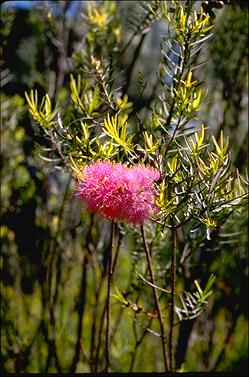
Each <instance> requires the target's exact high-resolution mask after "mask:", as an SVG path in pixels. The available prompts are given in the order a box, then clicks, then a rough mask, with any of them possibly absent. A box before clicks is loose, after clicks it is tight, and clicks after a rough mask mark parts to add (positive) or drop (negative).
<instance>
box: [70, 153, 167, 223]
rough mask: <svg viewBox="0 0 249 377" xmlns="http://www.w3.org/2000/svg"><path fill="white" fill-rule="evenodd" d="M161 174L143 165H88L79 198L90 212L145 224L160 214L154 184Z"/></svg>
mask: <svg viewBox="0 0 249 377" xmlns="http://www.w3.org/2000/svg"><path fill="white" fill-rule="evenodd" d="M159 178H160V173H159V172H158V171H157V170H155V169H153V168H151V167H146V166H144V165H141V164H140V165H136V166H133V167H127V166H125V165H122V164H121V163H119V164H113V163H111V162H109V161H101V162H94V163H90V164H89V165H87V166H86V167H85V168H84V170H83V173H82V175H81V176H80V177H79V179H78V185H77V188H76V193H75V194H76V196H77V197H79V198H80V199H82V200H83V201H84V202H85V203H86V204H87V208H88V210H89V211H91V212H96V213H98V214H99V215H102V216H104V217H106V218H108V219H111V220H112V219H124V220H126V221H128V222H132V223H134V224H136V223H142V222H143V221H144V220H145V219H147V218H148V217H149V216H151V215H152V214H153V213H155V212H157V211H158V207H157V206H156V204H155V200H154V194H155V192H154V187H153V185H154V181H156V180H158V179H159Z"/></svg>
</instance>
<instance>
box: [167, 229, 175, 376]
mask: <svg viewBox="0 0 249 377" xmlns="http://www.w3.org/2000/svg"><path fill="white" fill-rule="evenodd" d="M171 238H172V247H171V278H170V287H171V297H170V316H169V322H170V330H169V362H170V372H173V331H174V310H175V287H176V229H175V227H174V224H173V223H172V228H171Z"/></svg>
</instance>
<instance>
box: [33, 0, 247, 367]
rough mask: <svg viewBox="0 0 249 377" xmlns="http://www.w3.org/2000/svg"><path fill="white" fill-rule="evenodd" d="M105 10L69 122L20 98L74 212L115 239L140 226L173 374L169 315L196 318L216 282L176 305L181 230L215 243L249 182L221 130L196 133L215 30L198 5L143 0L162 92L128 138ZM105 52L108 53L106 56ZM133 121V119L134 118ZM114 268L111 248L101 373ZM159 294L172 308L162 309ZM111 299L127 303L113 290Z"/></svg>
mask: <svg viewBox="0 0 249 377" xmlns="http://www.w3.org/2000/svg"><path fill="white" fill-rule="evenodd" d="M110 3H112V4H111V5H106V3H105V4H104V5H98V4H96V5H93V4H92V3H91V5H90V6H89V9H88V15H87V21H88V24H89V31H88V34H87V36H86V49H85V52H84V54H83V56H82V60H83V67H82V71H79V73H78V74H75V73H74V72H72V74H71V76H70V94H71V107H70V111H71V119H69V117H68V115H67V118H66V120H67V123H65V120H64V118H63V107H61V106H60V103H57V104H56V105H55V106H52V105H51V100H50V98H49V96H48V95H46V96H45V97H44V98H43V99H42V101H41V103H39V101H38V93H37V91H31V93H30V94H27V93H26V99H27V102H28V105H29V111H30V114H31V116H32V117H33V119H34V120H35V122H36V123H38V124H39V125H40V126H41V127H42V129H43V131H44V134H45V136H46V137H47V138H49V139H50V141H51V143H52V144H53V146H54V147H55V148H56V150H57V153H58V154H59V156H60V158H61V161H62V163H63V164H64V165H65V166H66V167H67V169H68V170H69V171H70V173H71V174H72V175H73V177H74V178H75V195H76V197H77V198H78V200H79V205H81V202H82V211H90V212H91V213H95V214H96V215H97V216H101V217H104V218H106V219H107V221H111V223H112V226H111V239H112V240H114V235H115V227H117V226H118V227H119V226H120V227H122V224H127V225H125V227H124V229H126V227H127V226H130V227H131V228H136V229H139V231H140V236H141V242H142V244H143V247H144V251H145V258H146V263H147V268H148V270H147V271H148V273H149V278H148V279H149V281H148V279H145V278H144V277H143V279H144V281H146V284H148V285H149V287H150V288H151V290H152V292H153V299H154V305H155V312H156V320H157V321H158V327H159V331H160V335H159V336H160V341H161V351H162V360H163V366H164V370H165V371H166V372H167V371H171V372H172V371H175V361H174V329H175V327H174V326H175V322H176V320H175V314H177V316H178V320H179V322H180V321H182V320H188V319H192V318H195V317H197V316H198V315H199V314H200V313H201V312H202V310H203V308H204V307H205V305H206V303H207V298H208V297H209V296H210V295H211V288H212V285H213V283H214V279H215V278H214V276H213V275H211V276H210V279H209V280H208V282H207V285H206V287H205V288H204V289H202V288H201V287H200V285H199V284H198V282H197V281H195V282H194V283H195V286H196V291H195V292H193V293H192V294H190V293H188V292H187V293H186V300H187V299H188V300H190V302H189V301H187V302H184V301H183V303H182V304H179V305H178V304H177V295H178V292H177V290H176V281H177V253H178V246H177V235H178V232H179V231H180V230H181V228H183V227H184V226H186V225H187V224H188V226H190V228H192V231H193V232H194V231H196V230H197V229H198V228H202V229H203V228H204V227H205V229H206V231H205V232H206V238H207V239H208V240H210V239H212V233H213V231H214V230H215V229H216V228H217V227H219V226H220V225H221V224H224V222H225V221H226V220H227V218H228V217H229V216H230V215H231V214H232V213H233V212H234V211H235V210H236V208H239V206H241V205H243V204H244V203H245V201H246V198H247V193H246V188H245V187H246V182H245V179H244V178H243V177H242V176H240V175H239V174H238V172H236V171H233V170H232V168H231V146H230V145H229V140H228V138H227V137H225V135H224V134H223V132H221V133H220V137H219V139H218V140H216V139H215V138H214V136H213V135H211V133H210V132H209V131H208V125H203V124H200V125H199V127H196V123H197V121H198V114H199V112H201V111H205V103H206V102H207V101H208V93H207V92H206V91H204V90H203V89H202V85H201V83H200V82H198V81H197V79H196V78H195V76H194V73H195V69H196V68H198V67H197V66H196V57H197V54H198V55H199V54H200V51H202V47H203V46H204V45H205V43H209V40H210V36H211V30H212V29H213V24H212V22H211V20H210V17H209V15H208V14H205V13H204V11H203V9H202V7H201V6H200V2H199V4H198V5H197V6H196V5H195V6H194V2H180V1H172V2H163V1H159V2H147V3H148V4H147V5H148V12H149V13H150V15H151V17H152V18H153V17H154V19H155V20H157V19H158V20H160V21H161V22H162V23H163V24H164V25H165V26H166V28H165V30H167V32H165V34H164V35H163V36H162V37H161V38H162V39H161V45H162V52H161V54H162V58H161V63H160V67H159V69H158V72H159V79H160V81H161V89H160V94H159V95H155V98H154V100H153V102H152V106H150V109H149V110H148V114H149V115H148V116H147V117H146V120H145V121H144V123H143V126H142V131H141V132H138V133H135V132H134V117H133V118H132V114H133V104H132V103H131V102H130V101H129V98H128V95H127V93H124V95H123V96H120V95H119V93H120V91H119V90H115V89H113V88H114V87H115V85H114V86H113V82H115V81H114V80H115V77H116V73H117V72H118V69H119V67H118V64H117V62H118V58H119V54H120V53H121V50H122V49H121V46H122V44H121V42H122V40H121V35H122V33H121V30H120V25H119V23H118V22H117V21H116V19H115V17H113V15H114V14H115V10H114V2H110ZM110 35H111V37H110ZM100 41H102V43H100ZM108 48H109V50H111V51H113V56H112V59H110V58H109V56H108ZM141 80H142V78H141V76H140V81H141ZM147 85H149V83H147ZM132 119H133V120H132ZM136 120H137V122H139V117H137V118H136ZM193 121H194V122H193ZM138 129H140V128H139V127H138ZM151 227H156V228H157V229H159V230H160V232H161V233H162V234H163V233H164V232H167V234H169V235H170V238H168V239H169V241H168V242H169V243H170V250H171V252H170V253H171V255H170V260H171V267H170V274H169V280H168V282H167V283H166V285H168V286H169V289H168V290H165V289H162V288H160V287H159V286H158V280H157V271H156V269H155V266H154V265H153V254H152V253H151V250H150V249H149V245H148V242H147V240H146V229H147V231H148V229H149V228H151ZM112 245H113V242H112ZM113 267H114V265H113V258H112V247H111V248H110V251H109V270H108V286H107V299H106V318H107V320H106V343H105V370H106V371H111V370H112V362H111V357H110V341H111V339H110V317H111V305H110V295H111V286H112V275H113ZM160 289H161V291H160ZM161 292H163V294H164V295H165V300H168V301H167V302H169V303H170V305H169V306H168V307H167V308H166V309H163V310H162V306H163V305H162V300H163V298H161V296H160V297H159V293H161ZM113 296H114V297H116V299H117V300H118V301H119V302H121V303H122V304H124V303H125V304H126V305H128V306H129V302H128V301H127V300H125V298H124V297H123V296H122V294H121V293H120V292H118V294H117V295H113ZM181 300H183V299H182V298H181ZM178 301H179V300H178ZM180 302H182V301H180ZM165 310H167V311H169V313H165ZM167 316H169V317H168V318H169V321H167V323H166V319H165V317H167Z"/></svg>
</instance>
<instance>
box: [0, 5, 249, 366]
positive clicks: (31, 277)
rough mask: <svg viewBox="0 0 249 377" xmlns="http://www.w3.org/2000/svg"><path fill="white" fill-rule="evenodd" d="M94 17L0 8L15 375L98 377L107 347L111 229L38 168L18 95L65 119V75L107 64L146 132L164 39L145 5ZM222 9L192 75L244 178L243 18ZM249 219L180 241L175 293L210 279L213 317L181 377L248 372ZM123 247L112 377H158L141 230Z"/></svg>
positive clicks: (179, 343) (161, 242)
mask: <svg viewBox="0 0 249 377" xmlns="http://www.w3.org/2000/svg"><path fill="white" fill-rule="evenodd" d="M21 3H22V4H21ZM27 3H28V4H27ZM89 3H90V8H89V7H88V8H87V6H88V4H89ZM97 3H98V4H97V8H96V4H95V5H94V2H86V1H53V2H50V1H42V2H41V1H33V2H25V1H24V2H20V1H10V2H4V3H3V4H2V6H1V39H2V43H1V86H2V89H1V113H2V116H1V218H2V222H1V245H2V247H1V276H2V282H1V293H2V300H1V319H2V335H1V352H2V355H1V357H2V369H3V370H4V371H7V372H28V373H31V372H59V371H62V372H67V371H77V372H89V371H101V369H103V362H104V354H103V347H102V344H103V342H104V340H103V339H101V336H100V335H99V334H100V329H101V323H102V321H103V308H104V303H105V284H106V281H105V276H106V265H107V252H108V247H109V244H110V240H109V232H110V224H109V223H108V222H107V221H105V220H103V219H100V218H98V217H97V216H95V215H91V214H89V213H87V212H86V211H85V210H84V208H83V207H82V205H81V204H80V203H79V202H78V201H77V200H76V199H75V198H74V188H75V182H74V180H73V179H72V177H71V176H70V175H69V173H68V172H67V171H66V170H65V169H64V168H63V167H61V166H55V164H54V163H53V162H51V161H46V160H45V159H44V158H41V156H40V153H41V149H40V146H42V147H44V148H49V147H50V143H49V141H48V140H46V138H44V137H42V134H41V132H40V130H39V128H38V127H34V124H33V123H32V122H31V119H30V117H29V114H28V109H27V105H26V102H25V100H24V92H25V91H28V92H29V91H30V89H31V88H35V89H38V91H39V95H43V94H45V93H48V94H49V96H50V98H51V99H52V101H53V103H55V102H56V100H57V99H60V101H61V103H63V109H64V111H65V114H67V111H68V113H69V112H70V111H72V105H71V103H70V102H69V100H68V99H69V98H70V95H68V93H69V82H70V74H71V73H77V72H79V73H80V74H82V71H81V69H82V67H83V68H84V69H88V68H89V67H88V63H87V60H86V57H89V56H90V55H93V56H94V57H101V58H104V59H106V61H108V68H109V69H114V67H115V68H116V67H118V73H119V74H118V75H117V77H116V79H115V80H114V83H113V85H114V86H115V87H117V88H118V87H120V96H121V97H123V95H124V94H126V93H127V94H128V96H129V100H130V101H132V102H133V111H132V114H131V119H132V117H134V119H137V117H138V119H139V120H141V122H143V119H145V118H146V114H147V111H148V108H149V106H150V105H151V103H152V102H153V99H154V98H155V95H156V93H159V92H160V80H158V75H157V71H158V67H159V64H160V60H161V53H160V50H161V49H160V38H161V37H160V35H161V34H162V32H163V30H164V28H165V26H164V25H163V24H162V23H161V22H159V21H155V19H154V18H153V15H152V13H150V12H149V10H148V7H147V3H148V2H147V1H141V2H138V1H133V2H130V1H120V2H119V1H117V2H115V1H109V2H108V1H107V2H101V1H99V2H97ZM212 3H217V4H218V3H220V2H212ZM26 5H27V6H26ZM152 6H155V4H154V3H152ZM219 8H220V7H219V6H218V5H217V7H214V8H212V17H213V20H214V22H215V28H214V30H213V34H214V35H213V38H212V39H211V40H210V41H209V42H208V43H207V45H206V49H205V51H202V54H201V59H200V60H201V61H199V63H202V62H203V60H205V59H206V60H207V64H205V65H203V66H202V68H200V69H199V70H198V71H196V77H197V78H198V79H199V80H203V81H204V88H206V89H208V90H209V95H208V100H209V102H208V105H207V108H206V109H205V110H204V111H203V112H202V113H201V117H202V119H201V120H202V121H203V122H204V124H207V125H208V127H210V128H211V129H212V130H213V132H214V134H215V135H218V134H219V132H220V130H224V131H225V133H226V134H227V135H229V136H230V144H231V149H232V155H233V164H234V167H236V168H237V169H238V170H239V171H240V172H243V173H245V171H246V168H247V167H248V153H247V152H248V123H247V110H248V107H247V106H248V97H247V91H248V71H247V68H248V65H247V56H248V55H247V54H248V50H247V41H248V9H247V5H246V2H239V1H232V2H225V5H224V6H223V7H222V9H219ZM210 12H211V10H210ZM83 77H84V74H83ZM141 77H142V78H143V80H140V84H141V81H143V82H145V83H146V85H145V86H144V87H143V88H141V85H142V84H141V85H139V78H140V79H141ZM65 117H66V115H65ZM134 127H135V122H134ZM50 153H51V152H48V156H49V157H50V155H49V154H50ZM53 157H54V156H53ZM247 213H248V208H246V207H244V208H240V209H239V210H236V212H234V214H233V216H232V217H231V218H230V219H229V221H228V222H227V223H226V224H225V226H224V227H222V226H221V228H219V229H217V230H216V232H217V234H216V237H213V238H212V240H205V234H199V233H198V234H197V233H196V232H195V233H191V232H190V230H191V229H190V228H189V227H188V226H186V227H183V228H182V230H181V232H179V233H178V245H179V252H178V256H177V258H178V260H177V263H178V271H179V279H178V283H177V284H178V285H177V289H178V290H179V291H183V290H184V289H186V290H191V289H192V288H193V286H192V282H193V281H194V279H198V281H199V282H200V285H201V286H202V285H204V284H205V282H206V281H207V278H208V276H209V275H210V273H214V274H215V275H216V281H215V287H214V289H213V295H212V298H211V299H210V302H209V304H208V306H207V309H206V311H204V312H203V313H202V314H201V316H200V317H198V318H197V319H193V320H189V321H183V322H181V324H180V325H179V326H178V327H177V330H176V334H175V346H176V354H175V356H176V367H177V369H178V370H181V371H229V372H245V371H246V370H247V357H248V355H247V354H248V337H247V334H248V305H247V299H246V298H247V297H248V291H247V290H248V284H247V278H248V263H247V262H248V260H247V247H248V230H247V226H248V218H247ZM147 228H148V229H147V232H148V239H149V244H151V245H153V250H155V251H153V252H154V253H155V263H158V266H159V267H158V274H159V276H160V273H161V274H162V275H166V276H167V274H168V273H169V254H170V253H169V244H168V243H167V233H166V234H165V235H164V236H163V238H162V235H160V234H159V233H160V232H159V233H158V232H157V231H156V229H157V228H156V227H155V226H154V225H151V224H150V225H148V227H147ZM204 233H205V232H204ZM116 236H117V237H116V240H117V241H116V248H117V250H119V258H118V260H117V268H116V273H115V278H114V287H113V292H114V293H115V292H116V291H115V288H117V295H116V296H119V294H120V292H122V294H121V296H122V297H123V298H125V299H124V303H123V305H121V303H120V302H119V301H120V300H117V299H115V297H113V298H112V305H113V318H112V322H111V325H112V348H111V355H112V359H111V363H112V370H113V371H119V372H120V371H122V372H128V371H134V372H135V371H136V372H139V371H140V372H152V371H155V370H158V371H160V370H162V360H161V359H160V358H158V355H157V352H156V351H155V350H156V349H157V347H160V345H159V338H158V337H157V336H155V334H153V332H154V333H155V332H156V331H157V324H156V323H155V324H154V323H153V313H151V311H153V300H152V298H151V295H150V293H149V292H150V291H149V288H148V287H147V286H146V285H145V284H144V283H143V281H141V279H139V277H138V276H137V275H136V274H135V270H136V271H138V272H140V273H144V271H145V269H146V267H145V261H144V258H143V256H142V244H141V240H140V239H139V235H138V233H137V231H136V227H132V228H131V227H128V226H121V225H120V226H119V227H118V229H117V235H116ZM181 276H182V278H181ZM141 286H143V291H141V290H140V288H141ZM141 292H142V293H141ZM146 292H147V294H146ZM119 297H120V296H119ZM126 300H127V302H128V304H127V303H126V304H125V302H126ZM151 324H152V326H151ZM148 328H149V329H153V331H152V330H150V331H149V330H147V329H148ZM152 350H153V352H152Z"/></svg>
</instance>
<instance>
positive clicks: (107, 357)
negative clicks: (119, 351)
mask: <svg viewBox="0 0 249 377" xmlns="http://www.w3.org/2000/svg"><path fill="white" fill-rule="evenodd" d="M114 238H115V222H114V220H113V221H112V227H111V247H110V250H109V267H108V284H107V298H106V338H105V369H106V372H107V373H108V372H110V318H111V305H110V303H111V286H112V275H113V266H112V250H113V248H114Z"/></svg>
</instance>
